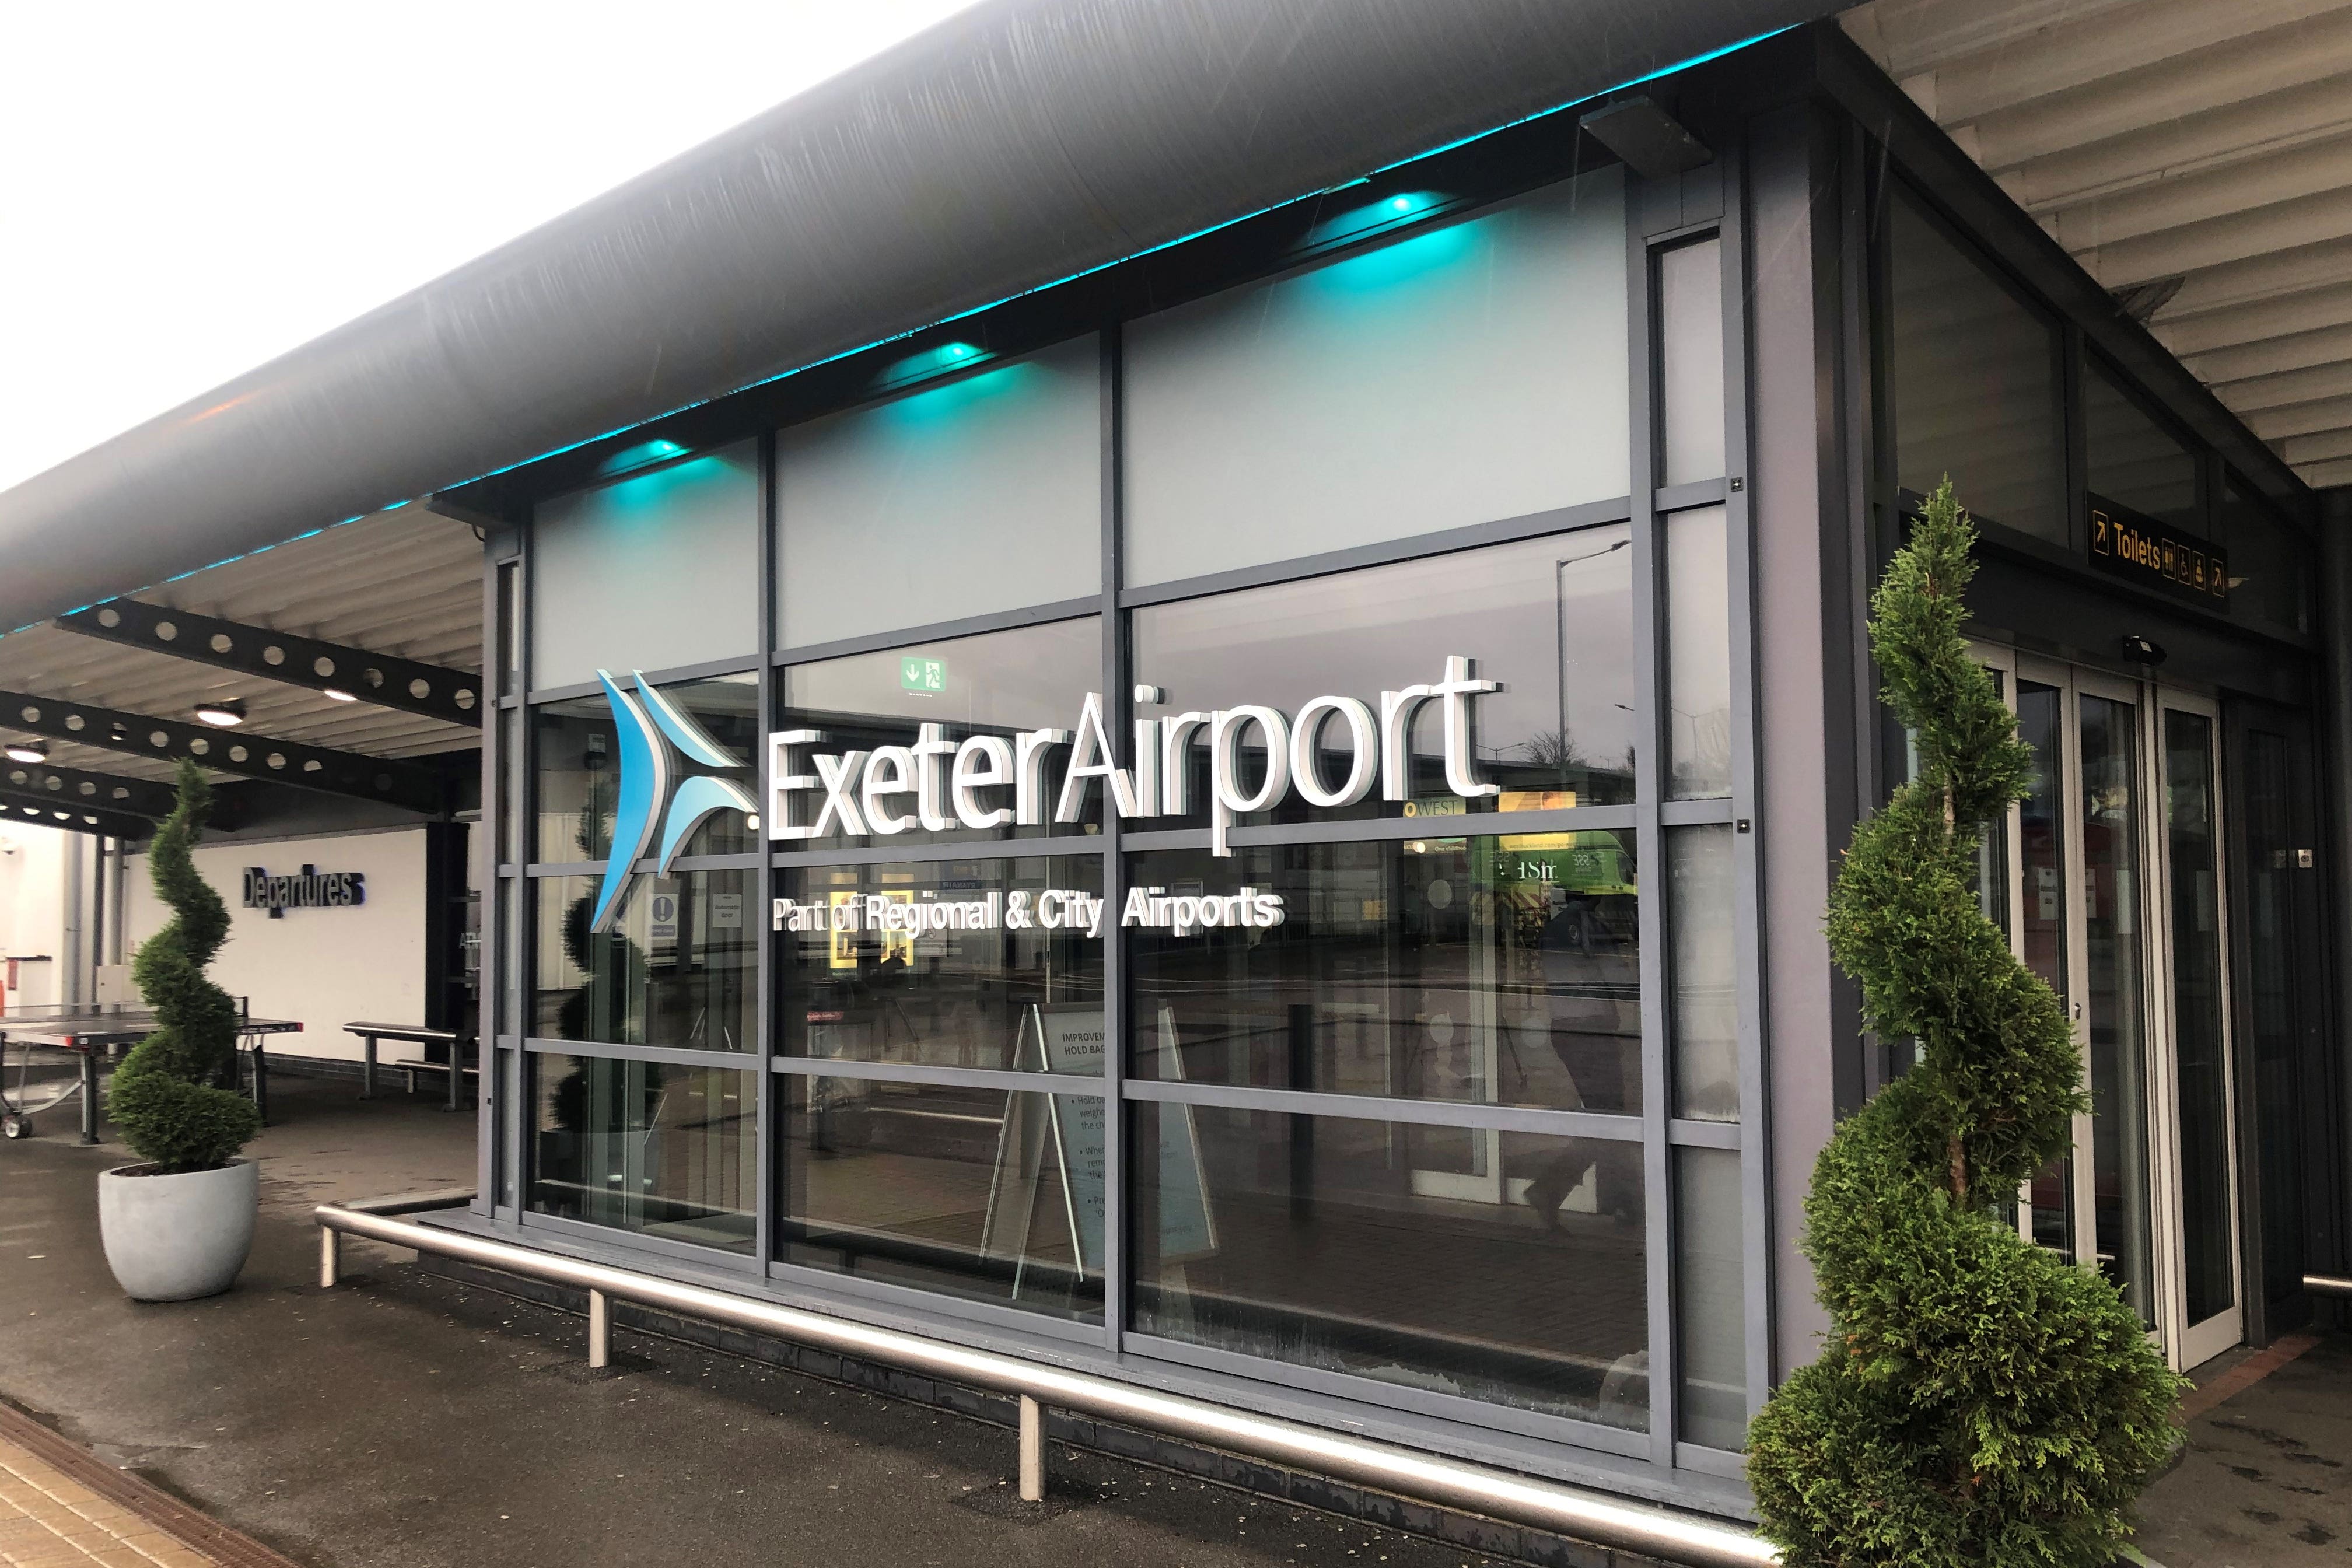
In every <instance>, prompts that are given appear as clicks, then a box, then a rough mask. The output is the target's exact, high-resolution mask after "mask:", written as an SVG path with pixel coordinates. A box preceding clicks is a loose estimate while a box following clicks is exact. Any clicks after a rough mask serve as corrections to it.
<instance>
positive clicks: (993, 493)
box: [776, 337, 1102, 647]
mask: <svg viewBox="0 0 2352 1568" xmlns="http://www.w3.org/2000/svg"><path fill="white" fill-rule="evenodd" d="M1101 379H1102V377H1101V368H1100V364H1099V361H1098V350H1097V346H1096V342H1095V340H1094V339H1093V338H1092V337H1085V338H1080V339H1078V340H1076V342H1067V343H1063V344H1060V345H1058V346H1056V347H1054V348H1051V349H1047V350H1046V351H1045V352H1044V353H1037V354H1032V355H1030V356H1029V357H1028V358H1026V359H1023V360H1016V361H1014V362H1013V363H1010V364H1005V365H1001V366H998V367H997V368H995V369H992V370H987V371H982V372H981V373H980V374H976V375H970V376H966V377H963V378H962V379H961V380H957V381H953V382H950V383H948V384H944V385H939V386H932V387H930V388H928V389H927V390H924V391H920V392H914V393H909V394H908V395H905V396H903V397H896V398H892V399H890V400H889V401H887V402H885V403H878V404H874V405H868V406H866V407H862V408H853V409H849V410H847V411H845V412H844V413H840V414H835V415H829V416H826V417H824V418H823V419H817V420H813V421H811V422H810V423H808V424H806V425H798V426H793V427H792V428H790V429H787V430H784V431H782V432H781V433H780V434H779V435H778V436H777V437H776V465H777V479H776V498H777V499H776V507H777V526H778V529H779V531H780V532H779V543H778V547H777V557H776V573H777V576H776V605H777V616H778V620H779V626H778V634H777V635H778V637H779V640H780V642H781V643H782V646H784V647H810V646H812V645H814V644H816V643H823V642H831V641H833V640H835V638H839V637H859V636H862V635H864V634H866V633H868V632H881V631H891V630H895V629H896V628H898V627H900V626H930V625H934V624H936V623H938V622H940V621H953V620H961V619H963V618H965V617H967V616H980V615H986V614H988V613H989V612H990V611H992V610H1011V609H1018V608H1020V607H1021V606H1023V605H1043V604H1050V603H1052V602H1054V601H1055V600H1058V599H1075V598H1077V597H1079V596H1080V595H1087V594H1093V593H1097V592H1099V591H1100V589H1101V587H1102V410H1101V401H1102V395H1101V390H1100V388H1101Z"/></svg>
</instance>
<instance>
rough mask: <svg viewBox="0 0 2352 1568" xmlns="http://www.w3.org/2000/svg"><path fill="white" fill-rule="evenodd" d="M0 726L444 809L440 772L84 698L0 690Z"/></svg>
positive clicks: (412, 807)
mask: <svg viewBox="0 0 2352 1568" xmlns="http://www.w3.org/2000/svg"><path fill="white" fill-rule="evenodd" d="M0 729H9V730H21V731H26V732H27V733H29V734H35V735H47V736H48V737H49V738H50V739H52V740H58V741H71V742H74V743H75V744H77V745H82V746H98V747H102V748H103V749H105V750H107V751H110V752H126V753H128V754H129V755H131V756H135V757H153V758H155V759H156V760H157V761H159V762H175V761H177V760H178V759H180V758H182V757H194V759H195V760H196V761H197V762H198V763H201V764H202V765H204V766H205V767H207V768H210V769H213V770H215V771H216V772H219V773H236V774H237V775H239V776H240V777H243V778H249V779H273V780H275V781H277V782H278V783H279V784H297V785H299V786H300V787H302V788H304V789H313V790H318V791H320V792H321V793H323V794H327V795H352V796H356V797H357V798H359V799H361V800H374V801H382V802H383V803H384V804H385V805H396V806H400V807H402V808H403V809H404V810H408V811H415V812H420V813H423V814H424V815H425V816H440V815H441V814H442V813H443V812H444V811H445V810H446V809H447V806H446V793H447V792H446V789H445V787H444V783H443V780H442V778H441V776H440V775H439V774H438V773H435V772H433V771H432V770H431V769H429V768H420V767H418V766H417V765H416V764H415V763H403V762H394V761H393V760H391V759H390V758H387V757H367V756H362V755H361V754H359V753H358V752H337V751H331V750H329V749H327V748H325V747H323V746H305V745H302V744H299V742H293V741H276V740H272V739H270V738H269V737H268V736H267V735H248V734H246V733H244V732H243V731H236V730H215V729H210V728H207V727H206V726H205V725H202V724H183V723H181V722H180V721H178V720H176V719H151V718H149V717H147V716H146V715H144V714H142V713H125V712H122V711H121V710H117V709H113V708H93V707H91V706H90V705H89V704H88V703H86V702H66V701H60V700H58V699H56V698H53V697H34V696H30V695H28V694H26V693H25V692H22V691H0Z"/></svg>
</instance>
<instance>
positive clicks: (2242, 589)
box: [2213, 474, 2314, 632]
mask: <svg viewBox="0 0 2352 1568" xmlns="http://www.w3.org/2000/svg"><path fill="white" fill-rule="evenodd" d="M2213 537H2214V538H2215V539H2217V540H2219V541H2220V542H2221V545H2222V547H2223V548H2224V549H2225V550H2227V551H2228V552H2229V554H2230V613H2231V615H2233V616H2237V615H2252V616H2259V617H2260V618H2261V619H2263V620H2266V621H2268V622H2270V623H2271V625H2273V626H2284V627H2285V628H2286V629H2287V630H2289V631H2297V632H2302V631H2309V630H2310V629H2311V582H2312V577H2313V574H2314V563H2313V562H2312V558H2311V546H2310V544H2309V543H2308V542H2305V540H2304V539H2303V538H2302V537H2301V536H2300V535H2298V534H2297V533H2296V531H2294V528H2293V527H2292V526H2290V525H2289V524H2288V523H2286V522H2284V521H2281V519H2280V518H2279V515H2278V514H2277V513H2276V512H2274V511H2273V510H2271V509H2270V508H2269V507H2268V506H2266V505H2264V504H2263V502H2262V501H2260V500H2257V499H2255V495H2254V492H2253V489H2252V487H2251V486H2248V485H2246V484H2245V483H2244V481H2242V480H2241V479H2239V478H2238V477H2237V476H2236V475H2235V474H2230V475H2228V477H2227V478H2226V479H2223V481H2222V484H2221V508H2220V512H2219V515H2218V516H2217V517H2216V518H2215V519H2214V528H2213Z"/></svg>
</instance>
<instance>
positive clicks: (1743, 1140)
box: [1666, 1116, 1753, 1179]
mask: <svg viewBox="0 0 2352 1568" xmlns="http://www.w3.org/2000/svg"><path fill="white" fill-rule="evenodd" d="M1666 1141H1667V1142H1669V1143H1672V1144H1673V1145H1674V1146H1675V1148H1677V1149H1738V1150H1745V1149H1747V1148H1748V1146H1749V1144H1750V1143H1751V1142H1753V1141H1752V1140H1751V1139H1749V1138H1748V1135H1747V1124H1746V1123H1745V1122H1740V1121H1700V1120H1698V1119H1697V1118H1696V1117H1689V1116H1675V1117H1669V1118H1668V1119H1667V1121H1666ZM1744 1163H1745V1162H1743V1166H1744ZM1743 1179H1744V1178H1743Z"/></svg>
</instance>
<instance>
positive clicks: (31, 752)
mask: <svg viewBox="0 0 2352 1568" xmlns="http://www.w3.org/2000/svg"><path fill="white" fill-rule="evenodd" d="M0 752H5V755H6V756H7V758H8V760H9V761H10V762H12V763H46V762H47V761H48V760H49V748H48V747H47V745H46V744H45V743H43V742H39V741H11V742H8V743H7V745H6V746H5V747H0Z"/></svg>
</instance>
